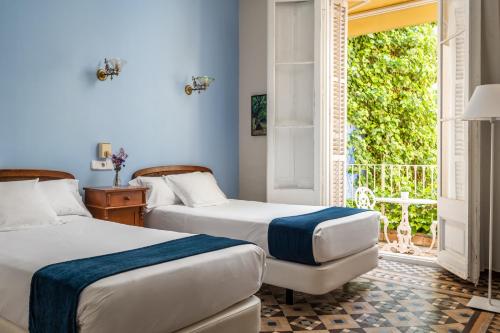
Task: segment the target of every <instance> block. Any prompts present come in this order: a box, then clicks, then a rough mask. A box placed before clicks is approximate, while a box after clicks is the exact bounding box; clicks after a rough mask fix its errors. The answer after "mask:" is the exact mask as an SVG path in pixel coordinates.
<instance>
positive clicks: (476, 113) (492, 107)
mask: <svg viewBox="0 0 500 333" xmlns="http://www.w3.org/2000/svg"><path fill="white" fill-rule="evenodd" d="M498 118H500V84H487V85H483V86H478V87H477V88H476V90H475V91H474V94H472V97H471V99H470V101H469V104H468V105H467V109H466V110H465V114H464V116H463V119H464V120H490V119H498Z"/></svg>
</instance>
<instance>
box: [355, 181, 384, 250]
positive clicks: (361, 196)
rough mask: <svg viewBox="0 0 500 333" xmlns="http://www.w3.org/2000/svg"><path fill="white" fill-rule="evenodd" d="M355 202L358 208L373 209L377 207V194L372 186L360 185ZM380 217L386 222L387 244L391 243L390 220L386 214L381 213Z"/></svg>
mask: <svg viewBox="0 0 500 333" xmlns="http://www.w3.org/2000/svg"><path fill="white" fill-rule="evenodd" d="M354 203H355V204H356V207H357V208H361V209H373V208H374V207H375V204H376V203H377V200H376V199H375V194H374V193H373V191H372V190H371V189H370V188H368V187H364V186H361V187H358V189H357V190H356V193H354ZM380 219H381V220H382V222H384V237H385V241H386V243H387V244H390V242H389V236H388V234H387V228H388V227H389V220H388V219H387V217H386V216H385V215H382V214H381V215H380Z"/></svg>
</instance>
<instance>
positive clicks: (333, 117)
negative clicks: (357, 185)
mask: <svg viewBox="0 0 500 333" xmlns="http://www.w3.org/2000/svg"><path fill="white" fill-rule="evenodd" d="M330 7H331V16H330V17H331V24H332V26H331V31H332V33H331V51H330V52H331V57H330V59H331V72H332V78H331V106H330V124H329V131H330V133H331V134H330V135H331V136H330V141H331V147H330V154H331V157H330V165H329V169H330V175H329V179H330V181H329V184H330V189H329V202H328V203H329V204H330V205H336V206H343V205H344V204H345V180H346V159H347V156H346V122H347V1H345V0H331V1H330Z"/></svg>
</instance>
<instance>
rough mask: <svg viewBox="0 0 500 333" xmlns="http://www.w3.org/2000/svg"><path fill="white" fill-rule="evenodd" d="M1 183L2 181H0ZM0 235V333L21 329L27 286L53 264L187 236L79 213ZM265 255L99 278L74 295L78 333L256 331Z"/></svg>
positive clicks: (240, 249)
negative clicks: (56, 223) (35, 276)
mask: <svg viewBox="0 0 500 333" xmlns="http://www.w3.org/2000/svg"><path fill="white" fill-rule="evenodd" d="M0 178H1V177H0ZM62 222H64V223H63V224H58V225H48V226H40V227H34V228H29V229H23V230H17V231H8V232H0V244H1V246H0V332H27V329H28V314H29V294H30V282H31V278H32V276H33V274H34V273H35V272H36V271H37V270H38V269H40V268H42V267H44V266H46V265H49V264H52V263H57V262H63V261H68V260H73V259H78V258H87V257H92V256H97V255H102V254H107V253H114V252H120V251H124V250H130V249H134V248H140V247H144V246H148V245H153V244H158V243H162V242H166V241H169V240H174V239H178V238H183V237H187V236H191V235H189V234H182V233H176V232H169V231H160V230H152V229H146V228H137V227H130V226H125V225H120V224H115V223H110V222H104V221H100V220H96V219H92V218H88V217H82V216H67V217H63V218H62ZM264 267H265V253H264V251H263V250H262V249H260V248H258V247H257V246H255V245H250V244H248V245H242V246H235V247H230V248H226V249H223V250H219V251H213V252H209V253H204V254H200V255H195V256H191V257H187V258H184V259H180V260H175V261H170V262H166V263H162V264H159V265H154V266H150V267H145V268H141V269H137V270H133V271H129V272H126V273H121V274H118V275H115V276H111V277H108V278H105V279H102V280H99V281H97V282H95V283H93V284H91V285H90V286H88V287H87V288H85V289H84V291H83V292H82V294H81V295H80V300H79V305H78V311H77V323H78V327H79V332H81V333H86V332H92V333H99V332H148V333H149V332H151V333H153V332H162V333H167V332H217V333H219V332H220V333H222V332H234V329H235V327H238V331H239V332H248V333H250V332H254V333H255V332H258V327H259V322H260V311H259V309H260V301H259V300H258V299H256V298H255V296H252V295H253V294H254V293H255V292H256V291H258V289H259V288H260V285H261V283H262V279H263V274H264Z"/></svg>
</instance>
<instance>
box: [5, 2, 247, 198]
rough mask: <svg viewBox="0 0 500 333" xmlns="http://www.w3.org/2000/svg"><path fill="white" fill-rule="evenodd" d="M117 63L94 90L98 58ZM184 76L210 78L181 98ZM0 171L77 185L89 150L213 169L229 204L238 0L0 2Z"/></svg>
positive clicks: (136, 162)
mask: <svg viewBox="0 0 500 333" xmlns="http://www.w3.org/2000/svg"><path fill="white" fill-rule="evenodd" d="M106 56H107V57H120V58H124V59H126V60H127V61H128V64H127V65H126V67H125V68H124V69H123V73H122V75H121V76H120V77H119V78H116V79H114V80H113V81H109V80H108V81H105V82H100V81H97V80H96V78H95V71H96V68H97V65H98V64H99V63H100V62H102V60H103V58H104V57H106ZM191 75H211V76H214V77H215V78H216V81H215V83H214V84H213V85H212V86H211V87H210V89H209V90H208V91H207V92H205V93H203V94H201V95H198V94H193V95H192V96H186V95H185V94H184V92H183V87H184V84H185V83H186V82H187V81H188V80H189V79H190V77H191ZM0 116H1V118H0V167H2V168H5V167H22V168H28V167H29V168H54V169H60V170H66V171H69V172H72V173H74V174H75V175H76V176H77V177H78V178H79V179H81V182H82V183H83V184H84V185H88V184H91V185H110V184H111V181H112V178H113V174H112V172H110V171H106V172H102V171H100V172H99V171H91V170H90V161H91V160H92V159H95V158H96V144H97V143H98V142H101V141H102V142H111V143H112V144H113V149H114V150H117V149H118V148H119V147H121V146H123V147H124V148H125V149H126V150H127V152H128V153H129V155H130V158H129V163H127V166H126V168H125V169H124V172H123V175H122V179H123V180H128V179H129V177H130V175H131V173H132V172H133V171H135V170H136V169H138V168H142V167H147V166H154V165H160V164H174V163H175V164H177V163H188V164H202V165H207V166H209V167H212V168H213V169H214V171H215V173H216V176H217V178H218V180H219V182H220V184H221V187H222V188H223V189H224V190H225V191H226V193H228V194H229V195H230V196H235V195H236V194H237V193H238V1H237V0H147V1H144V0H133V1H132V0H127V1H124V0H121V1H119V0H80V1H67V0H50V1H39V0H1V1H0Z"/></svg>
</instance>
